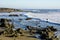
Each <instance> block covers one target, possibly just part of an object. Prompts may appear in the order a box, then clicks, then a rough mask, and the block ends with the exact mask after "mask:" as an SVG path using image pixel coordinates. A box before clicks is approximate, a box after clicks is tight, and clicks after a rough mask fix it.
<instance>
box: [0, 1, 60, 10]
mask: <svg viewBox="0 0 60 40" xmlns="http://www.w3.org/2000/svg"><path fill="white" fill-rule="evenodd" d="M1 7H6V8H7V7H8V8H18V9H60V0H0V8H1Z"/></svg>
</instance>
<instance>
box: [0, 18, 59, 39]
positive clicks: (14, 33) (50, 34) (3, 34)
mask: <svg viewBox="0 0 60 40" xmlns="http://www.w3.org/2000/svg"><path fill="white" fill-rule="evenodd" d="M10 21H11V20H10V19H0V23H1V25H0V28H1V30H0V40H8V39H9V40H38V39H39V40H59V38H57V36H56V35H55V32H56V31H57V29H56V28H54V27H53V26H47V27H46V28H41V27H40V26H39V28H38V27H31V26H26V28H27V29H25V30H23V29H21V28H18V29H14V25H13V23H9V22H10ZM36 34H39V38H37V37H36V36H35V35H36Z"/></svg>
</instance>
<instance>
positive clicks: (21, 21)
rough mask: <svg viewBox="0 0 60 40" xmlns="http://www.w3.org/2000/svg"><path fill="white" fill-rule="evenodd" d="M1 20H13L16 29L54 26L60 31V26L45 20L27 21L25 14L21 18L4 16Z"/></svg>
mask: <svg viewBox="0 0 60 40" xmlns="http://www.w3.org/2000/svg"><path fill="white" fill-rule="evenodd" d="M0 18H5V19H11V20H12V22H13V24H14V26H15V28H16V29H17V28H23V29H25V28H26V26H32V27H38V26H41V27H46V26H54V27H55V28H57V29H60V24H57V23H52V22H47V21H43V20H41V19H38V18H33V19H31V20H25V19H26V18H28V16H26V15H24V14H22V15H19V16H8V15H7V16H6V15H3V16H0ZM34 20H35V21H34Z"/></svg>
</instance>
